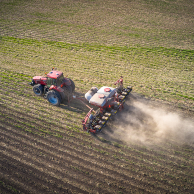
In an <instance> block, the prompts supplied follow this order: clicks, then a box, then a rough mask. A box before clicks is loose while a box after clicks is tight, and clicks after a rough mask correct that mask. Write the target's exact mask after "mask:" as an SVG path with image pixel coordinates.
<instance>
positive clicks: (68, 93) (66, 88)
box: [63, 86, 73, 100]
mask: <svg viewBox="0 0 194 194" xmlns="http://www.w3.org/2000/svg"><path fill="white" fill-rule="evenodd" d="M63 89H64V94H65V100H70V99H71V98H72V96H73V94H72V87H71V86H64V87H63Z"/></svg>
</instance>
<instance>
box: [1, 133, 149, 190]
mask: <svg viewBox="0 0 194 194" xmlns="http://www.w3.org/2000/svg"><path fill="white" fill-rule="evenodd" d="M3 135H4V137H5V136H6V135H5V134H2V136H3ZM8 138H9V139H11V140H12V141H14V142H15V143H16V139H15V138H12V137H11V136H7V139H8ZM20 142H21V141H19V140H18V144H17V145H16V147H19V145H20ZM22 145H23V146H24V147H25V149H26V147H27V146H29V144H26V143H24V142H22ZM37 146H38V148H32V147H31V148H29V150H28V151H26V152H27V153H31V152H32V151H34V152H35V153H37V152H40V151H41V153H42V154H43V155H47V156H48V155H49V156H48V158H47V160H46V159H45V160H46V161H47V163H48V160H51V159H52V158H55V160H56V161H50V162H52V163H55V164H56V165H58V164H60V167H63V166H64V167H65V168H66V169H67V168H68V169H70V171H72V169H71V166H72V164H73V166H74V167H76V166H78V168H79V169H80V170H81V171H82V172H88V168H87V167H89V165H91V163H90V162H88V161H86V162H85V163H86V164H85V166H84V167H83V166H80V162H79V160H80V159H79V158H78V159H77V158H76V157H73V158H69V156H68V155H67V154H66V156H65V157H63V156H64V154H62V153H59V154H58V155H59V156H58V155H56V154H52V153H51V152H45V151H44V148H43V149H41V148H40V145H37ZM20 149H24V148H20ZM49 150H51V148H49ZM53 152H54V153H55V150H53ZM31 154H33V153H31ZM37 157H39V158H40V159H42V157H40V156H39V155H37V156H36V158H37ZM67 157H68V158H69V160H67V159H66V158H67ZM75 160H78V162H77V163H76V162H75ZM64 162H65V164H64ZM81 165H82V164H81ZM92 165H93V164H92ZM69 166H70V167H69ZM97 170H98V169H97ZM101 170H102V169H101ZM99 171H100V169H99ZM73 173H75V172H74V171H73ZM76 173H77V174H79V172H77V171H76ZM89 176H90V178H91V179H92V180H93V181H94V182H96V181H98V182H100V184H103V183H104V182H102V181H101V179H102V180H109V181H112V182H114V184H116V185H118V182H119V185H118V186H119V187H122V188H125V187H126V184H129V182H128V181H127V182H126V181H125V182H123V180H119V179H116V180H115V177H114V176H113V178H112V177H109V176H108V175H104V174H101V173H99V172H97V171H94V170H93V169H90V171H89ZM98 177H99V178H98ZM85 178H86V177H85ZM95 179H96V180H95ZM126 180H127V179H126ZM105 186H107V184H106V185H105ZM111 187H115V186H114V185H112V186H111ZM128 187H129V186H128ZM131 187H132V189H133V190H134V189H135V190H137V187H134V186H132V185H131V186H130V189H131ZM117 189H118V188H117ZM138 190H139V191H140V190H141V191H144V192H146V191H145V190H142V189H140V188H138ZM112 192H113V191H112ZM102 193H104V192H102ZM106 193H107V192H106Z"/></svg>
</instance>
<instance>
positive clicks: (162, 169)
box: [83, 148, 164, 179]
mask: <svg viewBox="0 0 194 194" xmlns="http://www.w3.org/2000/svg"><path fill="white" fill-rule="evenodd" d="M83 149H84V148H83ZM97 154H98V153H97ZM136 160H137V159H136ZM136 162H138V160H137V161H136ZM123 163H125V164H128V163H127V162H123ZM138 168H139V166H138ZM158 168H159V167H158ZM122 169H123V168H122ZM139 170H140V169H139ZM143 170H144V171H145V168H141V171H143ZM160 170H161V171H164V168H163V167H160V169H157V171H160ZM156 173H158V172H156ZM152 179H153V178H152Z"/></svg>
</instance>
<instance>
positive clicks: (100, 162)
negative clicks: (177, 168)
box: [39, 142, 171, 181]
mask: <svg viewBox="0 0 194 194" xmlns="http://www.w3.org/2000/svg"><path fill="white" fill-rule="evenodd" d="M52 145H53V142H52ZM39 147H40V146H39ZM58 147H59V148H60V147H61V146H58ZM63 147H64V146H63ZM65 147H66V145H65ZM66 149H67V147H66ZM49 150H50V148H49ZM70 152H71V154H72V153H73V152H75V150H74V149H73V150H71V151H70ZM66 154H67V153H66ZM77 154H79V155H80V154H81V155H83V152H78V153H77ZM85 158H87V156H84V159H85ZM89 160H91V157H90V159H89ZM93 161H95V162H97V161H96V160H95V157H93ZM85 163H86V161H85V162H84V164H85ZM98 163H99V164H103V163H102V160H100V161H99V162H98ZM104 165H105V166H106V164H105V163H104ZM104 165H103V166H104ZM115 167H116V166H115ZM115 167H114V169H115ZM137 168H140V166H137ZM106 169H107V166H106ZM104 170H105V169H104ZM144 170H145V168H143V169H142V168H140V172H142V171H144ZM120 171H123V169H122V168H121V169H119V171H118V172H120ZM149 171H150V169H149ZM131 173H133V172H131ZM136 173H137V172H135V174H134V173H133V174H134V176H136ZM153 173H154V172H153ZM124 174H125V173H124ZM143 174H144V173H143ZM151 174H152V173H151ZM144 175H145V174H144ZM126 176H127V175H126ZM139 176H140V174H139ZM152 179H154V180H155V178H154V177H151V180H152ZM170 180H171V179H170ZM136 181H137V180H136Z"/></svg>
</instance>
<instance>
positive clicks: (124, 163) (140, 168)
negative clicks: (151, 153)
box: [64, 140, 168, 179]
mask: <svg viewBox="0 0 194 194" xmlns="http://www.w3.org/2000/svg"><path fill="white" fill-rule="evenodd" d="M64 141H66V145H67V143H70V142H68V141H67V140H64ZM71 144H72V142H71ZM77 146H79V149H80V147H82V149H81V150H84V149H85V148H84V147H83V146H82V145H79V144H78V145H77ZM73 151H74V150H71V152H73ZM97 154H98V153H97ZM87 155H88V152H87ZM86 157H87V156H86ZM108 157H109V156H103V160H105V158H107V159H108ZM99 162H100V163H102V158H101V161H99ZM136 162H138V161H136ZM106 163H107V162H106ZM111 165H112V164H111ZM122 165H128V163H127V162H124V161H122ZM134 165H135V164H134ZM135 166H136V165H135ZM137 167H138V171H139V172H142V173H141V174H144V173H143V172H145V171H146V169H145V168H142V167H140V166H137ZM115 168H116V166H115ZM117 168H118V166H117ZM120 170H121V171H123V170H124V168H120ZM161 171H162V172H163V171H164V167H161V170H160V169H157V172H154V171H153V173H156V174H158V172H161ZM130 173H131V172H130ZM133 173H134V172H133ZM165 178H168V177H165ZM152 179H153V178H152Z"/></svg>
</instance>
